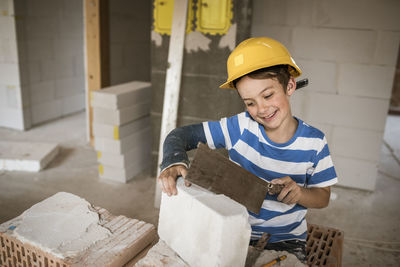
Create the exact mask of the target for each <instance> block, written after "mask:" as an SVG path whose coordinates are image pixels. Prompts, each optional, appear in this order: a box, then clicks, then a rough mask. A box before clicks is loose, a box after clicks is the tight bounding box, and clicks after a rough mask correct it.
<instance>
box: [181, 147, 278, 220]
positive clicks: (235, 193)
mask: <svg viewBox="0 0 400 267" xmlns="http://www.w3.org/2000/svg"><path fill="white" fill-rule="evenodd" d="M186 180H188V181H189V182H191V183H194V184H196V185H198V186H201V187H203V188H205V189H207V190H209V191H211V192H214V193H216V194H224V195H226V196H228V197H230V198H231V199H233V200H235V201H237V202H239V203H240V204H242V205H243V206H245V207H246V208H247V210H249V211H251V212H253V213H256V214H259V213H260V209H261V206H262V203H263V202H264V199H265V196H266V194H271V195H274V194H279V193H280V192H281V190H282V188H283V187H284V185H280V184H272V183H269V182H267V181H265V180H264V179H262V178H260V177H258V176H256V175H254V174H253V173H251V172H249V171H247V170H246V169H244V168H242V167H241V166H239V165H237V164H236V163H234V162H232V161H230V160H229V159H228V158H226V157H225V156H223V155H222V154H220V153H219V152H217V151H215V150H211V149H210V148H208V146H207V145H205V144H202V143H199V145H198V147H197V150H196V152H195V155H194V159H193V161H192V163H191V165H190V168H189V170H188V173H187V175H186Z"/></svg>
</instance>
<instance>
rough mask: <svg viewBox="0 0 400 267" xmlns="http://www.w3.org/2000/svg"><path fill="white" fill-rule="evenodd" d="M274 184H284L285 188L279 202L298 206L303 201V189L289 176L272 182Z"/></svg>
mask: <svg viewBox="0 0 400 267" xmlns="http://www.w3.org/2000/svg"><path fill="white" fill-rule="evenodd" d="M271 183H272V184H284V185H285V187H284V188H283V189H282V191H281V192H280V193H279V195H278V197H277V198H278V200H279V201H282V202H283V203H285V204H288V205H291V204H296V203H298V202H299V200H300V199H301V195H302V190H301V187H300V186H298V185H297V184H296V182H295V181H293V180H292V178H290V177H289V176H285V177H282V178H277V179H274V180H272V181H271Z"/></svg>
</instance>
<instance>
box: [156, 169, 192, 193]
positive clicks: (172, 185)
mask: <svg viewBox="0 0 400 267" xmlns="http://www.w3.org/2000/svg"><path fill="white" fill-rule="evenodd" d="M186 174H187V169H186V167H185V166H183V165H174V166H171V167H169V168H167V169H165V170H163V171H162V173H160V176H159V177H158V182H159V184H160V187H161V190H162V191H163V192H164V193H166V194H167V195H168V196H172V195H177V194H178V190H177V189H176V179H178V177H179V176H182V177H183V178H184V179H185V177H186ZM185 185H186V186H190V185H191V184H190V183H189V182H188V181H186V180H185Z"/></svg>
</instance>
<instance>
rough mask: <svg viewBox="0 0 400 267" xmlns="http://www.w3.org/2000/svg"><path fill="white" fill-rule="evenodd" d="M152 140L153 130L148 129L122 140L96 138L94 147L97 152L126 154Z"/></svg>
mask: <svg viewBox="0 0 400 267" xmlns="http://www.w3.org/2000/svg"><path fill="white" fill-rule="evenodd" d="M148 138H151V128H150V127H147V128H144V129H141V130H140V131H137V132H134V133H133V134H131V135H129V136H127V137H124V138H121V139H120V140H113V139H108V138H102V137H95V138H94V146H95V148H96V150H97V151H102V152H107V153H111V154H124V153H126V152H128V151H130V150H131V149H133V148H134V147H136V146H138V144H140V143H141V142H142V140H147V139H148Z"/></svg>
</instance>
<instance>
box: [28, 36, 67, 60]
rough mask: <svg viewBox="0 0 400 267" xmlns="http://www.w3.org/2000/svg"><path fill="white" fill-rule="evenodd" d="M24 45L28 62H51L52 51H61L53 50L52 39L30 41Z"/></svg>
mask: <svg viewBox="0 0 400 267" xmlns="http://www.w3.org/2000/svg"><path fill="white" fill-rule="evenodd" d="M26 43H27V49H28V51H27V52H28V54H29V60H30V61H31V60H32V61H41V60H51V59H54V55H55V52H54V51H62V50H55V49H54V40H53V39H31V40H29V41H27V42H26Z"/></svg>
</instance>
